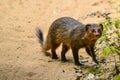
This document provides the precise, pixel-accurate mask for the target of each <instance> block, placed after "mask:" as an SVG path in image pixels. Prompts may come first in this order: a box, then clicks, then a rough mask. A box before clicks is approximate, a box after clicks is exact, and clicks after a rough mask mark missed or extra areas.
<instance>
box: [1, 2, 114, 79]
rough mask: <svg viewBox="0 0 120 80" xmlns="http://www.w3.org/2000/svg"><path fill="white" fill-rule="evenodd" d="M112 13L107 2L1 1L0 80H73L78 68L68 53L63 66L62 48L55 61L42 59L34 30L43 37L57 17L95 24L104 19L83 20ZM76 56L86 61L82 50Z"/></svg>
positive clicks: (59, 49) (58, 51)
mask: <svg viewBox="0 0 120 80" xmlns="http://www.w3.org/2000/svg"><path fill="white" fill-rule="evenodd" d="M111 9H112V8H111V5H110V3H109V1H108V0H0V80H75V79H76V74H75V69H74V68H78V69H79V68H80V67H78V66H75V65H74V62H73V56H72V53H71V50H70V51H69V52H68V53H67V59H68V60H69V61H68V62H66V63H63V62H61V61H60V52H61V47H60V48H58V49H57V53H58V56H59V59H58V60H52V59H51V58H50V57H47V56H45V55H44V53H42V52H41V47H40V44H39V42H38V39H37V37H36V35H35V28H36V27H39V28H41V30H42V31H43V33H44V37H46V35H47V32H48V29H49V26H50V25H51V23H52V22H53V21H54V20H55V19H57V18H59V17H64V16H69V17H73V18H75V19H77V20H79V21H80V22H82V23H84V24H87V23H98V22H100V21H103V20H104V19H103V18H97V17H94V16H93V17H88V18H87V19H83V18H82V17H85V16H86V15H87V14H90V13H92V12H96V11H100V12H109V11H112V10H111ZM79 55H83V56H84V57H89V56H88V55H87V54H86V52H85V51H84V49H80V52H79ZM89 59H90V58H89ZM90 62H91V61H89V62H88V63H90Z"/></svg>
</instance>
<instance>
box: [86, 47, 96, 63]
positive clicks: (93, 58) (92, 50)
mask: <svg viewBox="0 0 120 80" xmlns="http://www.w3.org/2000/svg"><path fill="white" fill-rule="evenodd" d="M86 52H87V53H88V54H89V55H90V56H91V57H92V60H93V61H94V62H95V63H97V64H98V61H97V59H96V55H95V51H94V47H93V46H92V47H89V48H86Z"/></svg>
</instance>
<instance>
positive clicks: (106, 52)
mask: <svg viewBox="0 0 120 80" xmlns="http://www.w3.org/2000/svg"><path fill="white" fill-rule="evenodd" d="M103 51H104V53H105V55H108V54H109V53H110V47H109V46H106V47H105V48H104V50H103Z"/></svg>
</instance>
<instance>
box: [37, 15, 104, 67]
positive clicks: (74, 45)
mask: <svg viewBox="0 0 120 80" xmlns="http://www.w3.org/2000/svg"><path fill="white" fill-rule="evenodd" d="M36 31H37V36H38V38H39V42H40V44H41V45H42V48H43V51H44V52H46V51H47V50H49V49H51V52H52V59H58V57H57V54H56V49H57V47H58V46H59V45H60V44H61V43H62V51H61V60H62V61H67V59H66V56H65V54H66V52H67V51H68V50H69V48H71V49H72V54H73V57H74V62H75V65H80V66H82V65H83V64H82V63H80V62H79V56H78V50H79V49H80V48H85V49H86V52H87V53H88V54H89V55H90V56H91V57H92V59H93V61H94V62H95V63H97V64H98V61H97V59H96V55H95V52H94V45H95V42H96V41H97V39H98V38H100V36H101V35H102V31H103V26H102V24H86V25H84V24H82V23H81V22H79V21H77V20H75V19H73V18H71V17H62V18H58V19H56V20H55V21H54V22H53V23H52V24H51V26H50V28H49V31H48V35H47V37H46V41H45V42H44V38H43V33H42V31H41V30H40V29H39V28H37V29H36Z"/></svg>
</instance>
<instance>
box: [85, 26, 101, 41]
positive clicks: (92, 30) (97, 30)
mask: <svg viewBox="0 0 120 80" xmlns="http://www.w3.org/2000/svg"><path fill="white" fill-rule="evenodd" d="M85 30H86V33H85V38H87V39H88V40H90V41H92V42H96V41H97V39H98V38H100V37H101V35H102V31H103V25H102V24H87V25H85Z"/></svg>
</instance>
